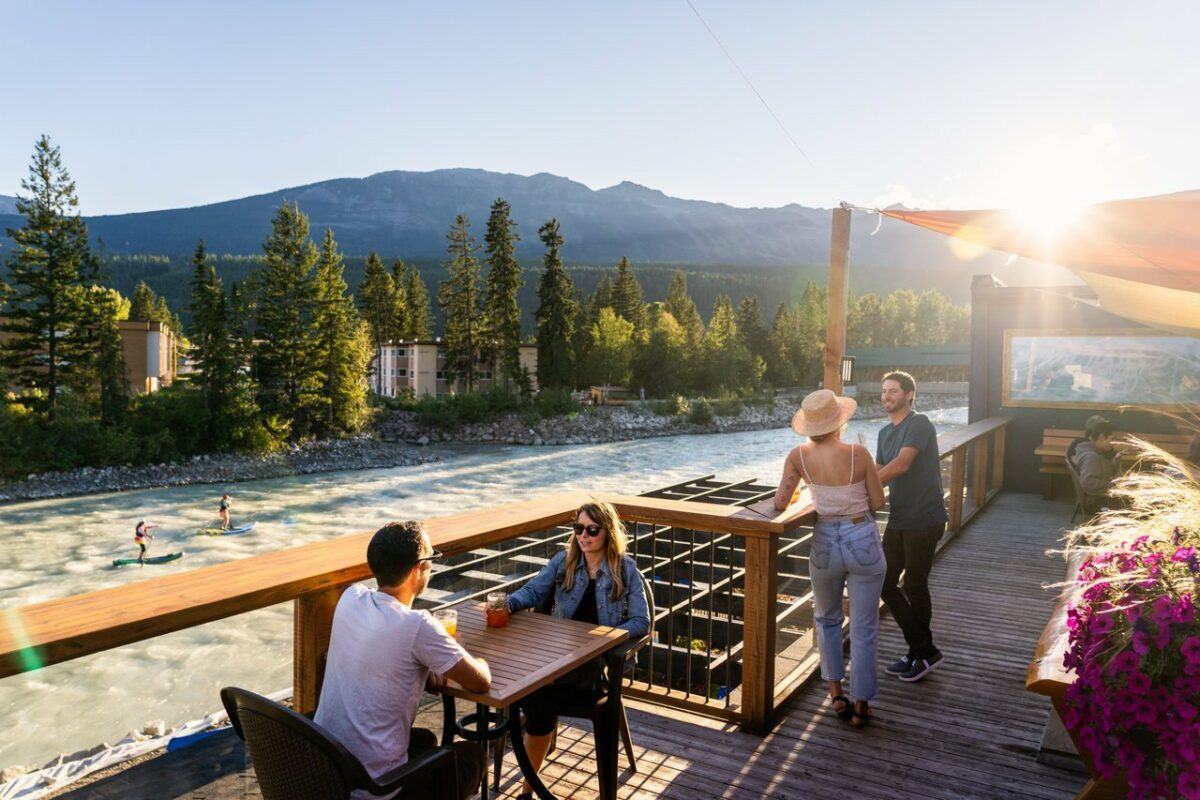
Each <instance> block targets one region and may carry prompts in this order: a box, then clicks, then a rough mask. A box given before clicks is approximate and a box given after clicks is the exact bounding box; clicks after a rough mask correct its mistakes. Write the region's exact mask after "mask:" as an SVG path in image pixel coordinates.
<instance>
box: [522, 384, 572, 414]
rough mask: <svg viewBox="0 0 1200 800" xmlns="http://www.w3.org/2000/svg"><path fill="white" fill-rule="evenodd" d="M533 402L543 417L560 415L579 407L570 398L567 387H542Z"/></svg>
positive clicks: (569, 412)
mask: <svg viewBox="0 0 1200 800" xmlns="http://www.w3.org/2000/svg"><path fill="white" fill-rule="evenodd" d="M533 403H534V406H535V407H536V408H537V411H538V413H539V414H541V415H542V416H543V417H561V416H564V415H567V414H571V413H574V412H575V411H577V410H578V409H579V404H578V403H576V402H575V401H574V400H572V399H571V391H570V390H569V389H542V390H541V391H540V392H538V393H537V397H535V398H534V400H533Z"/></svg>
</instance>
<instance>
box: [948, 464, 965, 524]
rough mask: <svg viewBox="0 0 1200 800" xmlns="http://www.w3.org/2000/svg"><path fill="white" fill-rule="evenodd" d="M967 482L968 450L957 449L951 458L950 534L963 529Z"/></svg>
mask: <svg viewBox="0 0 1200 800" xmlns="http://www.w3.org/2000/svg"><path fill="white" fill-rule="evenodd" d="M966 481H967V448H966V446H963V447H956V448H955V449H954V454H953V455H952V456H950V532H951V533H958V531H959V529H960V528H962V518H963V487H964V486H965V485H966Z"/></svg>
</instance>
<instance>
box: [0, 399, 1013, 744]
mask: <svg viewBox="0 0 1200 800" xmlns="http://www.w3.org/2000/svg"><path fill="white" fill-rule="evenodd" d="M1007 422H1008V420H1006V419H989V420H985V421H983V422H979V423H975V424H972V425H969V426H967V427H966V428H964V429H961V430H958V431H954V432H951V433H947V434H945V435H943V436H942V437H940V438H939V454H940V457H941V458H942V460H943V464H944V466H945V474H946V481H945V485H946V487H947V504H948V510H949V515H950V520H951V522H950V525H949V528H948V536H947V538H949V537H950V536H952V535H953V534H954V533H956V532H957V531H958V530H960V529H961V528H962V526H963V525H965V524H966V523H967V522H968V521H969V520H970V519H972V518H973V517H974V516H975V515H976V514H978V513H979V512H980V511H981V510H982V509H983V507H984V506H986V504H987V503H988V502H989V501H990V499H991V498H992V497H993V496H994V494H995V492H996V491H998V489H999V487H1000V485H1001V484H1002V480H1003V474H1002V465H1003V460H1004V435H1005V426H1006V424H1007ZM773 492H774V489H773V487H772V486H769V485H764V484H760V483H755V482H753V481H744V482H742V483H737V484H725V483H721V482H719V481H717V480H715V479H714V478H713V477H712V476H707V477H705V478H702V479H698V480H695V481H689V482H687V483H684V484H678V485H676V486H671V487H666V488H664V489H659V490H656V491H654V492H651V493H650V494H649V495H646V496H628V495H612V494H605V495H603V497H604V499H607V500H609V501H611V502H612V503H613V504H614V505H615V506H616V507H617V509H618V511H619V512H620V514H621V516H622V519H624V520H625V521H626V523H627V525H628V527H629V533H630V552H631V554H632V555H633V556H634V558H635V559H636V561H637V563H638V567H639V569H641V571H642V572H643V574H645V575H646V576H647V577H648V578H649V579H650V583H651V586H652V587H653V591H654V597H655V601H656V607H657V613H656V615H655V620H654V631H655V634H656V640H655V642H654V644H653V645H652V646H651V647H648V648H644V649H643V651H642V652H641V653H640V654H639V655H638V659H637V662H636V665H635V669H634V671H633V674H632V676H631V677H630V678H629V688H628V693H629V694H632V695H635V696H638V697H640V698H644V699H647V700H650V701H652V702H656V703H661V704H665V705H670V706H674V707H680V708H685V709H689V710H693V711H699V712H702V713H706V714H710V715H715V716H719V717H724V718H727V719H730V720H736V721H738V722H740V723H741V725H742V726H743V727H744V728H745V729H747V730H751V731H762V730H765V729H766V728H767V727H769V725H770V724H771V722H772V721H773V719H774V717H775V712H776V709H777V708H779V706H780V705H782V704H783V703H784V702H786V701H787V699H788V698H789V697H791V695H792V694H794V693H795V692H796V691H797V690H799V689H800V688H801V687H802V686H803V685H804V684H805V683H806V682H807V681H808V680H809V679H810V678H811V677H812V675H813V674H814V672H815V670H816V666H817V656H816V652H815V644H814V642H813V638H812V592H811V589H810V587H809V582H808V568H807V557H808V547H809V544H810V542H811V537H812V529H811V523H812V521H813V517H814V515H813V511H812V507H811V504H810V502H809V498H808V496H807V494H802V496H801V499H800V501H799V502H798V503H796V504H794V505H793V506H792V507H791V508H790V509H788V511H786V512H785V513H783V514H781V515H779V516H777V517H774V518H771V519H768V518H765V517H763V516H762V515H760V514H758V513H755V512H753V511H750V510H748V509H746V508H744V507H743V506H745V505H749V504H750V503H754V502H757V501H758V500H761V499H765V498H767V497H770V496H771V495H772V494H773ZM588 497H590V495H588V494H586V493H583V492H569V493H562V494H556V495H550V496H547V497H542V498H538V499H536V500H530V501H526V502H520V503H510V504H506V505H502V506H496V507H489V508H483V509H477V510H474V511H468V512H464V513H461V514H455V515H452V516H448V517H439V518H435V519H430V520H426V521H425V527H426V529H427V530H428V531H429V534H430V538H431V539H432V540H433V544H434V546H435V547H437V548H438V549H439V550H441V551H442V552H444V553H446V554H447V555H448V556H450V558H449V559H448V560H447V563H446V564H445V565H442V566H439V569H438V571H437V573H436V574H435V576H434V578H433V579H432V580H431V584H430V589H431V590H430V592H429V594H428V595H427V596H426V597H425V603H426V604H427V605H429V606H434V607H436V606H439V605H449V604H453V603H457V602H461V601H463V600H466V599H469V598H473V597H480V596H482V595H483V594H484V593H486V592H487V591H492V590H494V589H497V588H505V589H512V588H514V587H516V586H518V585H520V584H521V583H523V582H524V581H525V580H526V579H527V577H528V576H529V575H530V574H532V573H533V572H535V571H536V570H537V569H538V568H539V567H540V566H541V564H543V563H545V561H546V560H547V559H548V558H549V557H550V556H551V555H552V554H553V552H554V549H555V548H556V547H557V546H558V543H559V541H561V540H562V539H564V538H565V532H566V531H567V530H568V528H566V527H564V526H566V525H568V524H569V523H571V522H572V521H573V516H574V512H575V510H576V508H578V506H579V505H580V504H581V503H582V502H584V501H585V500H586V499H587V498H588ZM370 536H371V534H370V533H363V534H356V535H351V536H345V537H340V538H338V539H332V540H329V541H324V542H318V543H315V544H310V545H305V546H302V547H294V548H287V549H284V550H279V551H276V552H272V553H266V554H263V555H259V556H254V557H251V558H246V559H240V560H237V561H231V562H227V563H224V564H220V565H217V566H212V567H205V568H202V569H196V570H190V571H186V572H181V573H176V574H174V575H167V576H162V577H158V578H152V579H149V580H145V581H139V582H137V583H132V584H128V585H125V586H120V587H115V588H111V589H103V590H100V591H96V592H89V593H87V594H81V595H75V596H72V597H66V598H61V599H58V600H50V601H46V602H42V603H35V604H29V605H25V606H17V607H15V608H10V609H8V610H6V611H5V612H4V615H3V616H2V617H0V678H3V677H7V676H10V675H15V674H19V673H23V672H28V671H31V670H34V669H38V668H41V667H44V666H48V665H51V664H56V663H60V662H63V661H68V660H71V659H74V658H79V657H81V656H86V655H88V654H92V653H97V652H101V651H104V650H109V649H112V648H116V647H120V646H122V645H126V644H131V643H134V642H139V641H143V640H146V639H151V638H154V637H157V636H161V635H164V634H167V633H171V632H173V631H178V630H181V629H184V628H190V627H194V626H197V625H202V624H204V623H207V622H212V621H215V620H219V619H225V618H228V617H232V616H236V615H239V614H244V613H247V612H250V611H254V610H256V609H260V608H264V607H267V606H272V605H276V604H278V603H283V602H288V601H291V602H293V604H294V610H293V619H294V637H293V642H294V644H293V658H292V663H293V691H294V703H295V704H296V706H297V707H298V708H300V709H302V710H311V709H313V708H315V706H316V701H317V698H318V696H319V692H320V685H321V680H322V677H323V674H324V665H325V655H326V651H327V649H328V645H329V635H330V627H331V624H332V619H333V611H334V608H335V606H336V604H337V601H338V598H339V597H340V596H341V593H342V591H343V590H344V589H345V587H346V586H348V585H349V584H351V583H353V582H355V581H360V580H364V579H367V578H369V577H370V571H369V570H368V568H367V565H366V546H367V542H368V541H369V539H370ZM214 700H215V698H214Z"/></svg>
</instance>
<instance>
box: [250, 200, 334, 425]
mask: <svg viewBox="0 0 1200 800" xmlns="http://www.w3.org/2000/svg"><path fill="white" fill-rule="evenodd" d="M263 254H264V259H263V260H264V264H263V267H262V269H261V270H260V274H261V287H260V290H259V292H258V308H257V315H256V318H255V345H254V362H255V372H256V374H257V377H258V399H259V405H260V406H261V407H262V410H263V412H264V413H265V414H267V415H268V416H274V417H277V418H278V419H279V420H280V421H282V422H283V423H285V424H286V425H287V426H288V430H289V436H290V438H291V439H293V440H297V439H300V438H302V437H304V436H306V435H307V434H308V433H309V432H310V427H311V424H312V422H313V414H312V412H313V410H314V409H315V408H317V407H319V406H320V405H321V401H320V398H319V392H320V390H321V385H320V378H321V373H320V363H319V361H318V358H317V352H316V343H317V330H316V326H315V322H314V317H315V311H316V305H317V284H316V279H315V275H314V273H313V269H314V267H315V266H316V263H317V258H318V254H317V248H316V246H314V245H313V243H312V240H311V239H309V236H308V217H307V216H305V215H304V214H303V213H301V211H300V208H299V206H297V205H295V204H294V203H287V202H285V203H284V204H283V205H282V206H280V207H279V210H278V211H277V212H276V213H275V218H274V219H273V220H272V223H271V235H270V236H268V237H267V239H266V241H265V242H263Z"/></svg>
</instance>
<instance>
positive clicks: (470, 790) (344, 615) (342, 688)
mask: <svg viewBox="0 0 1200 800" xmlns="http://www.w3.org/2000/svg"><path fill="white" fill-rule="evenodd" d="M439 556H440V554H439V553H437V552H436V551H435V550H434V549H433V545H432V544H431V543H430V541H429V536H428V534H426V533H425V532H424V531H423V530H421V524H420V523H419V522H389V523H388V524H387V525H384V526H383V527H382V528H380V529H379V530H378V531H376V532H375V535H374V536H373V537H372V538H371V542H370V544H368V545H367V565H368V566H369V567H370V568H371V574H372V575H374V576H375V581H376V582H377V583H378V585H379V588H378V589H374V590H373V589H371V588H370V587H369V586H367V585H366V584H362V583H356V584H354V585H353V586H351V587H350V588H348V589H347V590H346V591H345V592H344V593H343V594H342V598H341V600H339V601H338V604H337V608H336V609H335V610H334V612H333V630H332V634H331V635H330V637H329V656H328V660H327V661H326V665H325V682H324V684H323V685H322V687H321V697H320V700H319V701H318V703H317V713H316V716H315V717H314V718H313V721H314V722H316V723H317V724H318V725H320V726H321V727H322V728H325V729H326V730H327V731H328V732H329V733H330V735H332V736H333V738H335V739H337V740H338V741H339V742H341V743H342V744H343V745H345V747H346V748H347V749H348V750H350V752H351V753H353V754H354V755H355V756H357V757H358V759H359V761H361V762H362V764H363V766H364V767H366V769H367V772H369V773H370V774H371V775H372V777H378V776H379V775H382V774H383V773H385V772H387V771H388V770H391V769H395V768H396V767H398V766H400V765H402V764H405V763H407V761H408V760H409V759H410V758H415V757H417V756H419V755H421V754H422V753H424V752H427V751H429V750H432V749H433V748H435V747H437V737H436V736H434V734H433V732H432V731H429V730H426V729H424V728H413V720H414V719H415V718H416V716H417V706H418V704H419V703H420V700H421V692H422V691H423V690H424V689H426V688H429V689H437V688H440V686H441V685H442V684H443V683H444V682H445V680H446V678H451V679H453V680H454V681H456V682H457V683H458V684H459V685H460V686H462V687H463V688H464V689H466V690H467V691H469V692H477V693H482V692H486V691H487V690H488V688H489V687H490V686H491V685H492V676H491V673H490V672H489V670H488V665H487V662H485V661H484V660H483V659H480V658H475V657H473V656H472V655H470V654H469V653H468V652H467V651H466V650H464V649H463V648H462V646H461V645H460V644H459V643H458V642H456V641H455V640H454V639H453V638H452V637H451V636H450V635H449V634H447V633H446V631H445V629H444V628H442V626H441V625H440V624H439V623H438V622H437V620H435V619H434V618H433V616H432V615H431V614H430V613H429V612H428V611H417V610H414V609H413V607H412V604H413V600H415V599H416V598H417V596H418V595H419V594H421V592H423V591H424V590H425V588H426V587H427V586H428V585H429V574H430V571H431V569H432V565H433V561H434V559H436V558H438V557H439ZM451 748H452V749H453V750H454V753H455V756H456V760H457V766H458V796H459V797H462V798H465V797H470V796H471V795H473V794H474V793H475V792H476V790H477V789H478V788H479V781H480V778H481V777H482V775H483V757H482V756H481V755H480V752H479V745H478V744H475V743H472V742H455V743H454V744H452V745H451ZM433 788H434V787H433V786H432V785H431V784H428V783H427V782H426V783H414V784H411V785H409V786H406V787H405V788H404V789H403V790H402V792H403V796H405V797H408V796H415V797H424V796H433ZM393 796H395V795H393ZM369 797H374V795H370V794H368V793H366V792H363V791H359V792H355V793H354V794H353V795H352V798H353V800H366V798H369Z"/></svg>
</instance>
